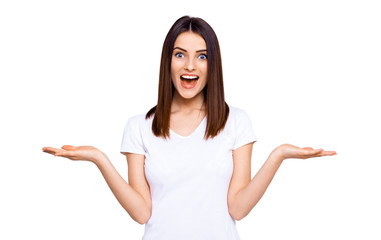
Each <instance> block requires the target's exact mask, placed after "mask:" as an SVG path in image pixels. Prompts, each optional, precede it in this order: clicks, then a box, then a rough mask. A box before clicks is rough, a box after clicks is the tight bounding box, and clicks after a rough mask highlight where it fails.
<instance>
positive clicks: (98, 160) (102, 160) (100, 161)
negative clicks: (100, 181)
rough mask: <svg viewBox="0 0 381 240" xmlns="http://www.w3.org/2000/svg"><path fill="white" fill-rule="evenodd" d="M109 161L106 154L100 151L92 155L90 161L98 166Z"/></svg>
mask: <svg viewBox="0 0 381 240" xmlns="http://www.w3.org/2000/svg"><path fill="white" fill-rule="evenodd" d="M107 161H109V159H108V157H107V155H106V154H104V153H103V152H102V151H99V153H98V154H97V155H96V156H95V157H94V159H93V160H92V162H93V163H94V164H95V165H97V166H98V167H99V166H101V165H103V164H104V163H105V162H107Z"/></svg>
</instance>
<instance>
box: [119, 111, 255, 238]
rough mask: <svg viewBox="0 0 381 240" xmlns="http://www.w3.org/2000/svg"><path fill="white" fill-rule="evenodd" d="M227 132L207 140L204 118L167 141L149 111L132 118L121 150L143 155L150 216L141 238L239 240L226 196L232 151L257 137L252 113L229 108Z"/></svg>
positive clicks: (231, 170) (125, 131)
mask: <svg viewBox="0 0 381 240" xmlns="http://www.w3.org/2000/svg"><path fill="white" fill-rule="evenodd" d="M229 108H230V113H229V118H228V121H227V123H226V125H225V128H224V129H223V131H221V132H220V133H219V134H218V135H217V136H216V137H214V138H213V139H208V140H204V134H205V129H206V118H204V119H203V121H202V122H201V124H200V125H199V126H198V127H197V128H196V130H194V132H193V133H192V134H191V135H189V136H181V135H179V134H176V133H175V132H173V131H172V130H171V131H170V138H169V139H167V140H165V139H163V138H161V137H156V136H155V135H154V134H153V133H152V130H151V129H152V128H151V127H152V119H153V117H151V118H150V119H147V120H146V119H145V114H141V115H137V116H135V117H132V118H130V119H129V120H128V122H127V124H126V126H125V129H124V134H123V140H122V146H121V152H122V153H126V152H130V153H137V154H142V155H145V164H144V167H145V176H146V178H147V180H148V183H149V186H150V191H151V199H152V215H151V218H150V219H149V220H148V222H147V223H146V225H145V232H144V236H143V240H179V239H181V240H214V239H216V240H237V239H240V238H239V235H238V233H237V230H236V226H235V220H234V219H233V218H232V217H231V216H230V214H229V211H228V204H227V195H228V189H229V184H230V179H231V176H232V173H233V159H232V150H234V149H237V148H239V147H241V146H243V145H245V144H248V143H251V142H254V141H256V137H255V135H254V132H253V129H252V124H251V120H250V118H249V116H248V115H247V114H246V112H244V111H243V110H241V109H238V108H235V107H231V106H230V107H229Z"/></svg>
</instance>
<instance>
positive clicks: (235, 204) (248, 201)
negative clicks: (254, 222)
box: [229, 151, 282, 220]
mask: <svg viewBox="0 0 381 240" xmlns="http://www.w3.org/2000/svg"><path fill="white" fill-rule="evenodd" d="M281 164H282V159H281V157H280V156H278V155H277V154H274V151H273V152H272V153H271V154H270V156H269V157H268V159H267V160H266V162H265V163H264V164H263V166H262V167H261V169H260V170H259V171H258V172H257V174H256V175H255V176H254V178H253V179H252V180H251V181H250V182H249V184H248V185H247V186H246V187H245V188H243V189H242V190H240V191H239V192H238V193H237V194H236V196H235V197H234V201H232V203H231V204H230V206H229V212H230V213H231V215H232V216H233V218H235V219H236V220H241V219H242V218H244V217H245V216H246V215H247V214H249V212H250V211H251V210H252V209H253V208H254V206H255V205H256V204H257V203H258V202H259V200H260V199H261V198H262V196H263V194H264V193H265V191H266V189H267V187H268V186H269V185H270V183H271V181H272V179H273V178H274V176H275V173H276V172H277V170H278V169H279V167H280V165H281Z"/></svg>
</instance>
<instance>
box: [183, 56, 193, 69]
mask: <svg viewBox="0 0 381 240" xmlns="http://www.w3.org/2000/svg"><path fill="white" fill-rule="evenodd" d="M185 69H186V70H188V71H192V70H194V69H195V64H194V62H193V58H190V59H188V60H187V62H186V63H185Z"/></svg>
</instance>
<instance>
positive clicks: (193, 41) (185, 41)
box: [174, 31, 206, 51]
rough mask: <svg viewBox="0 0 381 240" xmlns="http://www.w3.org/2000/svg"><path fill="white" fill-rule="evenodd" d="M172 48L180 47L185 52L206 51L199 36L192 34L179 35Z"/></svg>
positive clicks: (204, 44)
mask: <svg viewBox="0 0 381 240" xmlns="http://www.w3.org/2000/svg"><path fill="white" fill-rule="evenodd" d="M174 47H181V48H184V49H186V50H190V51H191V50H200V49H206V43H205V40H204V38H203V37H201V35H200V34H197V33H194V32H190V31H189V32H183V33H180V34H179V35H178V36H177V38H176V41H175V45H174Z"/></svg>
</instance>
